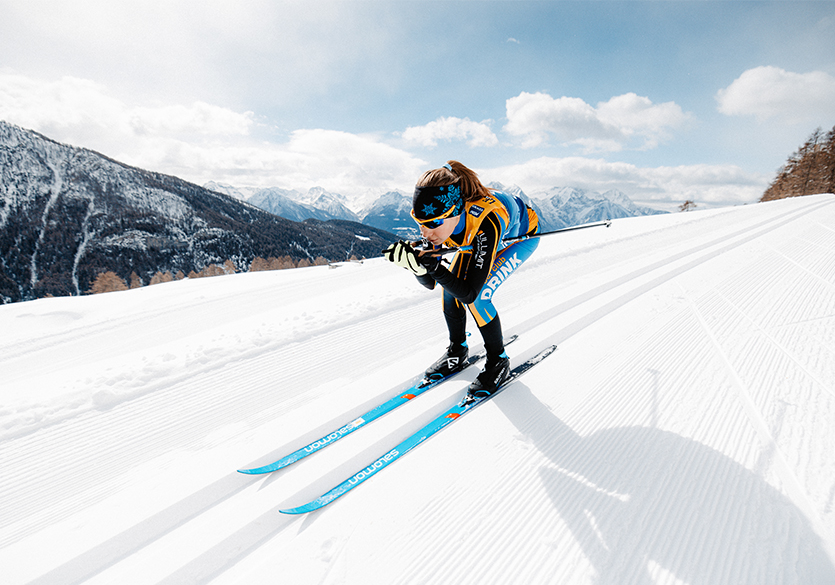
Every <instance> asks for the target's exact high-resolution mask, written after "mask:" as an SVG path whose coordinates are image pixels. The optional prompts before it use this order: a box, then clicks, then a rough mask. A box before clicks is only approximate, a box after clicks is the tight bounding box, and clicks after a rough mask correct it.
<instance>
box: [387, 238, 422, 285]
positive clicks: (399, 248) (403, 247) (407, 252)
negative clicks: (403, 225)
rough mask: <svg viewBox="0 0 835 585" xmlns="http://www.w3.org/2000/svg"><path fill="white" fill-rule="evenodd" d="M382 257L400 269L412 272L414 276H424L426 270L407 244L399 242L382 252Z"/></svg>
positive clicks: (413, 250) (416, 254)
mask: <svg viewBox="0 0 835 585" xmlns="http://www.w3.org/2000/svg"><path fill="white" fill-rule="evenodd" d="M383 256H384V257H385V259H386V260H388V261H389V262H393V263H394V264H396V265H397V266H400V267H401V268H405V269H406V270H408V271H410V272H412V273H413V274H414V275H415V276H423V275H424V274H426V268H425V267H424V266H423V264H421V261H420V256H419V255H418V253H417V252H416V251H415V249H414V248H412V246H411V245H410V244H409V243H408V242H404V241H403V240H400V241H399V242H397V243H396V244H392V245H391V246H389V247H388V248H386V249H385V250H383Z"/></svg>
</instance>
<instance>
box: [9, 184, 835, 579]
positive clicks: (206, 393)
mask: <svg viewBox="0 0 835 585" xmlns="http://www.w3.org/2000/svg"><path fill="white" fill-rule="evenodd" d="M496 304H497V306H498V307H499V309H500V312H501V317H502V322H503V324H504V327H505V333H506V334H508V335H509V334H513V333H518V334H519V336H520V337H519V339H518V341H517V342H516V343H514V344H513V345H511V346H509V347H508V351H509V353H510V354H511V358H516V361H518V359H520V358H523V357H525V356H527V355H530V354H531V353H533V352H534V351H536V350H537V349H538V348H541V347H542V346H544V345H545V344H549V343H558V344H559V349H558V351H557V352H556V353H555V354H554V355H552V356H551V357H549V358H548V359H547V360H546V361H544V362H543V363H542V364H540V365H539V366H537V367H536V368H534V369H533V370H531V371H530V372H529V373H528V374H527V375H525V376H524V377H523V378H521V379H520V380H519V381H518V382H516V383H514V384H513V385H511V386H510V387H509V388H508V389H507V390H506V391H505V392H504V393H503V394H501V395H500V396H498V397H497V398H496V399H495V400H493V401H491V402H488V403H487V404H485V405H484V406H482V407H481V408H479V409H477V410H475V411H474V412H472V413H471V414H469V415H468V416H466V417H464V418H462V419H461V420H460V421H458V422H457V423H456V424H454V425H452V426H450V427H449V428H448V429H447V430H445V431H443V432H442V433H440V434H439V435H437V436H435V437H434V438H432V439H431V440H429V441H427V442H426V443H424V444H423V445H421V446H420V447H418V448H417V449H416V450H414V451H413V452H410V453H409V454H408V455H407V456H406V457H404V458H403V459H402V460H400V461H398V462H396V463H395V464H393V465H392V466H390V467H389V468H387V469H386V470H384V471H383V472H382V473H380V474H379V475H377V476H375V477H373V478H372V479H371V480H369V481H368V482H366V483H365V484H363V485H361V486H360V487H358V488H357V489H355V490H354V491H352V492H351V493H349V494H348V495H346V496H344V497H343V498H341V499H339V500H337V501H336V502H334V503H333V504H331V505H330V506H328V507H326V508H325V509H323V510H321V511H319V512H316V513H313V514H310V515H307V516H286V515H282V514H280V513H279V511H278V510H279V509H280V508H284V507H288V506H293V505H298V504H301V503H303V502H305V501H307V500H309V499H311V498H313V497H315V496H317V495H319V494H321V493H322V492H324V491H325V490H327V489H328V488H330V487H332V486H333V485H335V484H336V483H338V482H339V481H341V480H342V479H344V478H345V477H347V476H348V475H349V474H351V473H353V472H355V471H358V470H359V469H361V468H362V467H364V466H365V465H367V464H368V463H369V462H371V461H372V460H373V459H375V458H376V457H377V456H379V455H381V454H383V453H385V452H386V450H387V449H388V448H390V447H391V446H393V445H394V444H396V442H398V441H399V440H400V439H402V438H404V437H405V436H406V435H407V434H408V433H409V432H411V431H414V430H416V429H417V428H419V427H420V426H421V425H422V424H424V423H425V422H426V421H427V420H428V419H429V418H430V417H431V416H432V414H433V413H437V412H439V411H440V410H441V409H442V408H444V407H445V406H448V405H451V404H452V403H453V402H455V401H456V400H457V399H458V398H459V397H460V396H461V394H462V392H463V390H464V388H465V387H466V385H467V384H468V382H469V381H470V380H472V378H473V377H474V376H475V374H476V373H477V369H476V368H472V369H471V371H468V372H466V373H465V374H464V375H462V376H461V377H460V378H459V379H456V380H454V381H451V382H449V383H447V384H446V385H444V386H442V387H439V388H437V389H435V390H432V391H431V392H429V393H427V394H425V395H423V396H421V397H420V398H418V399H416V400H413V401H412V402H410V403H409V404H407V405H406V406H404V407H402V408H401V409H399V410H398V411H396V412H395V413H393V414H391V415H388V416H387V417H385V418H383V419H381V420H379V421H377V422H375V423H373V424H372V425H370V426H369V427H367V428H365V429H362V430H360V431H359V432H357V433H355V434H353V435H351V436H349V437H347V438H346V439H344V440H343V441H340V442H339V443H337V444H335V445H333V446H331V447H329V448H327V449H325V450H324V451H322V452H321V453H319V454H317V455H315V456H313V457H310V458H308V459H306V460H304V461H302V462H300V463H298V464H296V465H294V466H292V467H290V468H287V469H285V470H283V471H280V472H278V473H275V474H272V475H270V476H263V477H252V476H244V475H241V474H238V473H236V472H235V470H236V469H237V468H240V467H246V466H252V465H256V464H262V463H266V462H269V461H271V460H273V459H275V458H277V457H278V456H281V455H284V454H286V453H287V452H289V451H291V450H293V449H295V448H298V447H300V446H302V445H304V444H306V443H307V442H309V441H311V440H313V439H315V438H317V437H318V436H319V435H321V434H322V433H324V432H325V431H329V430H332V429H333V428H335V427H336V426H338V425H340V424H343V423H345V422H347V421H349V420H351V419H352V418H353V417H355V416H357V415H359V414H360V413H362V412H364V411H365V410H367V409H368V408H370V407H371V406H373V405H375V404H376V403H377V402H379V401H381V400H382V399H384V398H388V397H391V396H394V395H396V394H397V393H398V391H399V390H401V389H403V388H404V387H405V386H406V385H407V383H408V382H409V381H410V380H411V379H412V378H413V377H414V376H415V375H416V374H418V373H419V372H421V371H422V369H423V368H424V367H425V366H426V365H427V364H428V363H430V362H431V361H433V360H434V359H435V358H436V357H437V356H438V355H439V354H440V353H441V352H442V350H443V347H444V346H445V344H446V342H445V327H444V325H443V320H442V317H441V313H440V292H439V291H437V290H436V291H433V292H429V291H426V290H425V289H423V288H422V287H420V286H419V285H418V284H417V283H416V282H415V281H414V279H413V278H412V277H411V276H409V275H408V274H407V273H406V272H405V271H403V270H400V269H398V268H396V267H394V266H391V265H390V264H388V263H386V262H384V261H383V260H381V259H377V260H372V261H366V262H364V263H362V264H358V263H350V264H345V265H342V266H340V267H338V268H328V267H316V268H306V269H299V270H292V271H279V272H261V273H251V274H240V275H233V276H227V277H216V278H209V279H200V280H190V281H181V282H174V283H168V284H162V285H157V286H152V287H146V288H142V289H138V290H133V291H127V292H123V293H110V294H106V295H98V296H92V297H80V298H78V297H76V298H55V299H44V300H39V301H33V302H27V303H19V304H14V305H7V306H2V307H0V331H2V337H1V338H0V384H1V385H2V390H0V402H1V403H2V406H0V469H2V472H1V473H0V502H2V506H0V574H2V578H0V580H2V582H3V583H4V584H16V583H28V582H33V583H60V584H69V583H79V582H88V583H97V584H112V583H119V584H125V583H157V582H162V583H171V584H180V583H204V582H212V583H218V584H227V583H289V584H294V585H295V584H302V585H305V584H314V583H316V584H320V583H324V584H334V583H350V584H353V583H363V584H366V583H372V584H373V583H378V584H386V585H388V584H393V583H394V584H413V583H437V584H447V583H456V584H464V583H471V584H478V585H483V584H489V583H496V584H504V583H524V584H539V583H555V584H563V583H596V584H607V585H608V584H611V585H616V584H617V585H624V584H631V583H640V584H649V583H664V584H684V583H686V584H690V585H696V584H705V585H719V584H729V585H740V584H744V583H752V584H753V583H755V584H763V583H779V584H798V585H810V584H820V583H835V197H833V196H832V195H819V196H813V197H804V198H797V199H789V200H783V201H777V202H773V203H764V204H756V205H750V206H745V207H737V208H728V209H719V210H711V211H704V212H692V213H687V214H677V215H668V216H654V217H645V218H634V219H623V220H617V221H615V222H614V223H613V224H612V226H611V227H610V228H608V229H606V228H594V229H589V230H583V231H578V232H572V233H567V234H563V235H559V236H554V237H550V238H544V239H542V241H541V245H540V247H539V249H538V251H537V253H536V254H535V255H534V257H532V258H531V260H529V261H528V262H527V263H526V264H525V265H524V266H523V267H522V268H520V269H519V271H518V272H517V273H516V274H515V275H514V276H513V277H512V278H511V279H510V280H509V281H508V282H506V283H505V284H504V285H503V287H502V288H501V289H500V291H499V293H498V294H497V295H496ZM472 331H473V336H472V337H471V340H472V341H471V345H472V346H474V347H477V346H479V345H480V338H479V336H478V333H477V331H476V330H475V329H472Z"/></svg>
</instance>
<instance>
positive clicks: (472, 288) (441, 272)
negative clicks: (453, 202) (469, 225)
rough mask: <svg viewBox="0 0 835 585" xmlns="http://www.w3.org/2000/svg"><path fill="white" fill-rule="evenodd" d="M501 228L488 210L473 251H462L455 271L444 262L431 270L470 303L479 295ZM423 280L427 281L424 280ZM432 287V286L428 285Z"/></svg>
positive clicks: (454, 293) (491, 262)
mask: <svg viewBox="0 0 835 585" xmlns="http://www.w3.org/2000/svg"><path fill="white" fill-rule="evenodd" d="M500 237H501V228H500V224H499V219H498V217H497V216H496V214H495V213H488V214H487V215H486V216H485V217H484V219H483V220H482V222H481V223H480V224H479V226H478V231H477V232H476V235H475V237H474V238H473V240H472V244H473V249H472V252H470V253H461V252H459V255H458V256H457V257H456V259H455V261H454V262H453V265H452V267H451V268H452V272H451V271H450V270H448V269H447V268H446V267H445V266H443V265H442V264H438V265H437V266H433V267H431V268H429V269H428V270H429V272H428V274H429V275H430V276H431V277H432V279H433V280H435V281H436V282H437V283H438V284H440V285H441V286H442V287H443V288H444V290H445V291H447V292H448V293H449V294H451V295H452V296H453V297H455V298H456V299H458V300H459V301H461V302H462V303H464V304H465V305H469V304H470V303H472V302H473V301H475V300H476V299H477V298H478V294H479V293H480V292H481V289H482V287H484V283H485V282H487V277H488V276H489V274H490V269H491V267H492V266H493V261H494V260H495V259H496V253H497V251H498V248H499V238H500ZM421 284H424V286H426V284H425V283H423V281H421ZM427 288H428V287H427Z"/></svg>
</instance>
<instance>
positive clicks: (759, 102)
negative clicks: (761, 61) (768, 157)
mask: <svg viewBox="0 0 835 585" xmlns="http://www.w3.org/2000/svg"><path fill="white" fill-rule="evenodd" d="M716 100H717V102H718V104H719V105H718V109H719V111H720V112H721V113H723V114H726V115H728V116H746V115H748V116H756V117H757V118H758V119H759V120H767V119H769V118H782V119H785V120H787V121H790V122H798V121H805V120H816V119H820V118H824V119H826V120H831V119H832V116H833V114H834V113H835V77H833V76H832V75H830V74H828V73H826V72H824V71H812V72H810V73H793V72H791V71H786V70H784V69H780V68H779V67H771V66H767V67H755V68H754V69H749V70H747V71H745V72H744V73H743V74H742V75H740V76H739V77H738V78H737V79H735V80H734V81H733V83H731V84H730V85H729V86H728V87H726V88H724V89H720V90H719V91H718V92H717V93H716Z"/></svg>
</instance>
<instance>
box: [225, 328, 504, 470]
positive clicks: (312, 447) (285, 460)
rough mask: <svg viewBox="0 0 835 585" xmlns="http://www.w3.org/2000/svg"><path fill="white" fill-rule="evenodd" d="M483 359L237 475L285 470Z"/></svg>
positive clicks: (426, 381) (480, 355) (423, 383)
mask: <svg viewBox="0 0 835 585" xmlns="http://www.w3.org/2000/svg"><path fill="white" fill-rule="evenodd" d="M516 337H517V336H516V335H513V336H511V337H509V338H508V339H507V340H506V341H505V345H510V344H511V343H513V342H514V341H515V340H516ZM483 357H484V352H480V353H477V354H475V355H472V356H470V357H469V358H467V362H466V364H465V365H464V367H463V368H461V369H460V370H458V371H457V372H454V373H452V374H450V375H449V376H446V377H443V378H434V379H431V380H430V379H428V378H423V379H422V380H421V381H420V382H417V383H416V384H414V385H413V386H412V387H411V388H408V389H406V391H405V392H404V393H403V394H400V395H398V396H395V397H394V398H391V399H389V400H387V401H385V402H384V403H382V404H380V405H379V406H376V407H374V408H372V409H371V410H369V411H368V412H366V413H365V414H363V415H362V416H360V417H359V418H356V419H354V420H352V421H351V422H349V423H348V424H346V425H345V426H343V427H340V428H338V429H336V430H335V431H333V432H332V433H329V434H327V435H325V436H324V437H321V438H319V439H317V440H315V441H313V442H312V443H310V444H309V445H306V446H304V447H302V448H301V449H298V450H297V451H294V452H292V453H290V454H289V455H286V456H284V457H282V458H281V459H279V460H278V461H275V462H273V463H270V464H268V465H264V466H262V467H254V468H252V469H239V470H238V472H239V473H246V474H249V475H259V474H262V473H271V472H273V471H278V470H279V469H282V468H284V467H287V466H288V465H290V464H292V463H295V462H296V461H298V460H300V459H304V458H305V457H307V456H308V455H313V454H314V453H316V452H317V451H320V450H321V449H324V448H325V447H327V446H328V445H331V444H333V443H334V442H336V441H338V440H339V439H341V438H342V437H346V436H348V435H350V434H351V433H353V432H354V431H356V430H357V429H360V428H362V427H364V426H365V425H367V424H368V423H370V422H372V421H374V420H376V419H378V418H380V417H381V416H383V415H384V414H387V413H389V412H391V411H392V410H394V409H395V408H397V407H398V406H402V405H404V404H406V403H407V402H409V401H410V400H412V399H413V398H416V397H417V396H420V395H421V394H423V393H424V392H426V391H427V390H429V389H431V388H434V387H435V386H437V385H438V384H441V383H442V382H446V381H447V380H449V379H451V378H453V377H455V376H456V375H458V374H459V373H461V372H463V371H464V370H466V369H467V368H468V367H470V366H471V365H473V364H474V363H476V362H477V361H479V360H480V359H482V358H483Z"/></svg>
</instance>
